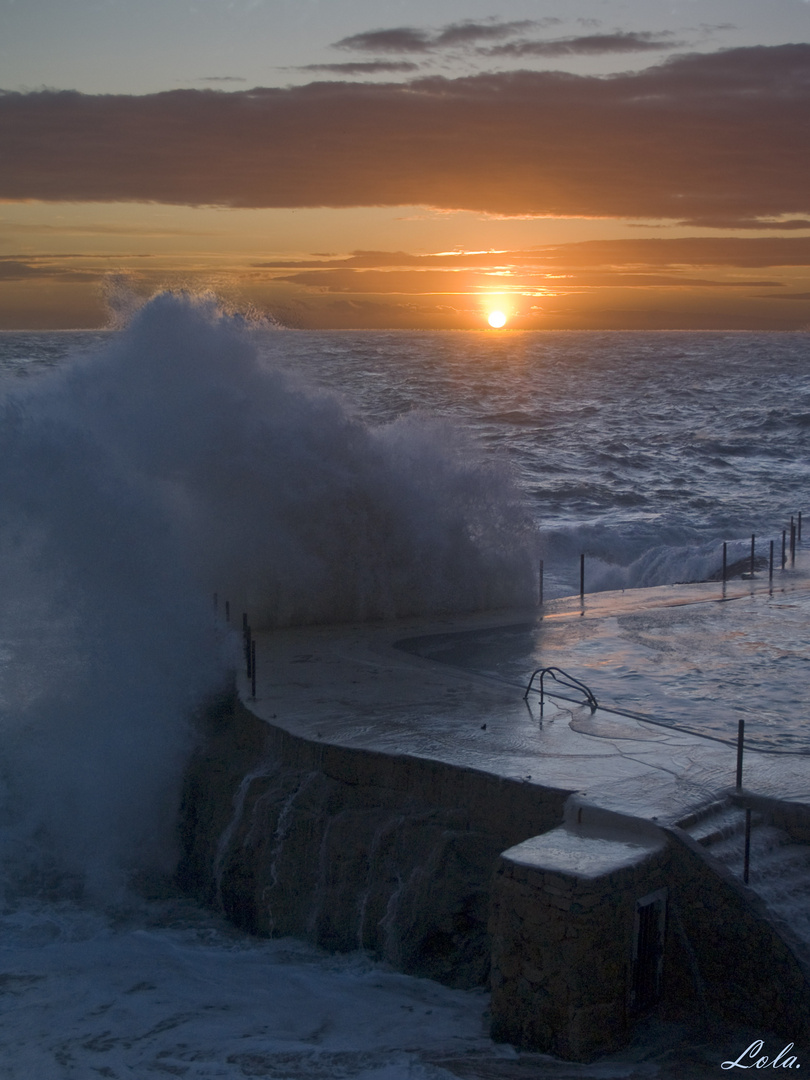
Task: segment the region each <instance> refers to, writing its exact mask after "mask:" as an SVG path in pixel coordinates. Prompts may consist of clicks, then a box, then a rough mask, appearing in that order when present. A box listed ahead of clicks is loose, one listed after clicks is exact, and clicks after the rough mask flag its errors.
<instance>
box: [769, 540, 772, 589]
mask: <svg viewBox="0 0 810 1080" xmlns="http://www.w3.org/2000/svg"><path fill="white" fill-rule="evenodd" d="M768 581H773V540H771V547H770V554H769V555H768Z"/></svg>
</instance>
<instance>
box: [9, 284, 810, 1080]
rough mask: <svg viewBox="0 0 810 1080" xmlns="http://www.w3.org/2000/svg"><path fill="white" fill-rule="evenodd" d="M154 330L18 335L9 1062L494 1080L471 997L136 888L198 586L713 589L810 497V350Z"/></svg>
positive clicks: (167, 835) (681, 340)
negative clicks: (725, 546)
mask: <svg viewBox="0 0 810 1080" xmlns="http://www.w3.org/2000/svg"><path fill="white" fill-rule="evenodd" d="M139 319H140V321H139V322H138V323H137V325H136V326H134V327H131V328H129V329H128V330H124V331H122V332H120V333H116V334H109V333H86V334H85V333H40V334H16V333H15V334H2V335H0V391H1V392H2V395H3V402H2V406H3V413H2V426H1V427H0V439H2V446H0V556H2V558H0V587H2V590H3V595H4V606H3V610H2V613H1V614H0V743H1V744H2V759H3V761H2V769H0V774H1V780H2V788H0V792H1V793H2V806H0V811H1V813H0V856H1V857H2V864H3V890H4V891H3V918H2V945H0V950H1V952H0V955H1V956H2V971H1V972H0V991H2V995H3V998H2V1000H3V1003H4V1016H3V1019H2V1020H0V1048H1V1049H2V1053H0V1075H4V1076H8V1077H10V1078H13V1080H21V1078H23V1077H29V1076H36V1077H37V1078H38V1080H39V1078H46V1080H47V1078H50V1077H55V1078H56V1077H60V1078H61V1077H69V1078H71V1080H72V1078H74V1077H76V1078H78V1077H86V1076H88V1075H95V1074H98V1075H104V1076H111V1077H118V1076H121V1077H123V1076H138V1077H140V1076H143V1075H147V1074H151V1073H153V1072H155V1073H163V1072H166V1073H169V1074H170V1075H183V1076H188V1077H209V1076H226V1077H237V1076H247V1075H255V1076H272V1077H279V1078H280V1077H288V1076H289V1077H293V1076H295V1077H298V1076H301V1077H321V1076H329V1077H332V1076H336V1077H337V1076H347V1077H349V1076H351V1077H354V1076H359V1077H365V1078H369V1080H370V1078H372V1077H373V1078H375V1080H376V1078H386V1080H388V1078H391V1080H394V1078H397V1080H398V1078H400V1077H411V1078H421V1077H430V1078H434V1077H446V1076H448V1075H452V1073H450V1072H448V1070H447V1069H446V1068H444V1066H442V1065H441V1063H440V1059H442V1057H444V1058H448V1057H450V1056H452V1055H454V1054H455V1055H458V1053H459V1051H460V1052H461V1053H462V1054H465V1053H466V1054H471V1055H480V1056H481V1059H482V1062H484V1064H482V1065H481V1068H482V1069H484V1066H485V1064H486V1061H489V1062H490V1066H491V1067H492V1068H494V1067H495V1065H496V1064H497V1063H501V1064H503V1062H504V1055H506V1056H507V1057H508V1055H509V1051H508V1050H506V1049H498V1048H496V1047H493V1046H492V1044H491V1043H489V1040H488V1039H487V1038H486V1034H485V1018H484V1012H485V1008H486V1001H485V998H484V997H483V995H480V994H471V995H470V994H463V993H460V992H456V991H449V990H446V989H444V988H441V987H436V986H434V985H433V984H426V983H424V982H421V981H419V980H411V979H408V978H407V977H404V976H400V975H396V974H393V973H391V972H387V971H385V970H383V969H382V968H380V967H379V966H378V965H375V964H373V963H372V962H370V961H368V960H367V959H365V958H363V957H353V958H348V959H345V958H344V959H337V960H335V959H330V958H327V957H323V956H322V955H320V954H318V953H317V952H315V951H314V950H309V949H308V948H307V947H306V946H300V945H297V944H295V943H287V944H284V943H256V942H252V941H250V940H249V939H245V938H243V937H240V936H239V935H236V934H231V932H230V931H228V930H227V929H226V928H223V927H222V926H221V925H220V924H219V923H218V922H217V921H216V919H215V918H213V917H211V918H209V917H208V916H206V915H205V914H204V913H200V912H198V911H196V910H194V909H192V908H191V907H189V906H184V905H183V904H182V903H181V902H179V901H173V902H166V903H164V904H163V905H160V904H153V905H151V906H150V905H149V904H145V903H144V904H143V905H142V906H140V907H139V906H138V904H139V902H136V901H133V900H132V897H131V894H130V893H129V892H128V886H127V881H128V880H129V878H130V876H131V875H132V874H133V873H135V874H138V873H142V872H144V871H146V872H149V873H152V874H153V875H155V874H157V875H158V876H159V875H160V874H163V875H164V876H165V875H167V874H170V872H171V866H172V861H173V858H174V856H175V854H176V852H175V848H174V839H173V829H172V822H173V814H174V811H175V809H176V802H177V793H178V790H179V782H180V778H181V777H182V769H183V763H184V761H185V760H186V756H187V754H188V752H189V750H190V748H191V746H192V745H193V741H194V734H193V725H192V724H191V723H190V721H189V715H190V714H191V713H192V712H193V708H194V705H195V702H197V701H199V699H200V697H201V696H203V695H204V694H206V693H208V692H210V691H211V690H214V689H216V686H217V680H218V679H219V678H221V676H222V673H223V671H225V670H226V669H227V666H228V663H229V649H231V648H232V647H233V643H232V642H230V641H229V639H228V637H227V634H225V633H224V632H223V630H222V628H221V627H219V626H217V625H216V624H215V622H214V620H213V619H212V616H211V604H210V594H211V591H212V589H218V590H220V592H221V594H222V595H224V594H225V592H229V593H230V594H231V595H232V596H233V597H234V598H235V600H236V598H238V599H239V600H243V602H244V603H245V604H253V606H254V608H255V609H256V611H257V612H260V613H263V615H264V617H265V618H267V619H269V620H271V621H272V620H273V619H278V620H279V621H285V620H286V621H291V620H292V621H294V620H295V619H306V618H308V617H313V618H317V617H318V616H319V615H323V616H325V617H335V618H338V617H340V616H341V614H343V613H345V614H347V615H349V616H351V617H356V616H358V615H363V614H364V613H366V614H370V615H372V616H375V615H379V614H380V613H383V614H384V613H386V612H389V611H392V612H394V613H396V612H397V611H400V610H403V609H404V607H406V606H407V605H408V604H410V603H413V604H417V605H418V604H426V605H428V604H430V603H432V602H434V601H435V598H436V597H438V598H440V600H441V603H444V604H451V603H452V602H453V600H454V598H457V599H458V601H459V603H460V604H461V605H462V606H465V605H475V604H476V603H480V602H483V601H484V600H486V599H487V598H488V597H495V598H498V597H502V598H507V599H511V600H514V599H515V598H516V597H518V598H519V596H520V595H525V594H528V593H529V592H531V591H532V590H533V589H534V588H535V579H534V574H535V572H536V566H537V561H538V560H539V559H540V558H542V559H543V560H544V563H545V567H546V589H547V595H553V594H556V595H564V594H566V593H570V592H573V591H575V590H576V589H577V587H578V559H579V553H580V552H581V551H585V552H586V554H587V558H588V574H589V580H588V587H589V588H615V587H624V586H630V585H641V584H645V585H647V584H663V583H666V582H670V581H678V580H686V579H696V578H700V577H704V576H707V575H708V574H710V573H712V572H713V571H714V570H716V569H717V567H718V566H719V559H720V544H721V543H722V541H723V540H726V541H728V542H729V543H730V545H731V549H732V554H731V556H730V557H732V558H733V557H734V553H735V552H736V553H737V554H738V555H742V554H743V553H744V552H745V551H746V550H747V546H748V544H749V543H750V534H751V532H756V533H757V535H758V536H759V537H761V538H768V537H777V538H778V537H779V535H780V533H781V529H782V528H783V527H784V525H785V523H786V521H787V518H788V516H789V515H790V514H791V513H794V512H795V511H797V510H800V509H802V508H803V495H804V492H805V491H806V488H807V464H806V463H807V449H808V438H810V434H808V432H810V365H808V359H810V357H809V356H808V344H810V336H808V335H806V334H770V335H754V334H739V333H734V334H691V333H672V334H667V333H655V334H647V333H637V334H600V333H593V334H579V333H550V334H542V333H540V334H522V333H521V334H517V333H505V334H496V333H493V334H489V333H449V334H430V333H414V334H408V333H363V334H360V333H346V332H341V333H319V334H310V333H302V332H291V331H279V330H274V329H270V328H261V327H256V326H252V327H247V328H246V327H244V326H241V325H240V324H239V321H238V320H236V321H234V320H227V319H223V318H222V317H221V316H220V315H219V314H218V313H216V312H215V311H213V310H210V309H208V310H200V309H199V308H198V307H195V306H194V305H193V304H191V305H189V304H188V303H187V302H186V301H183V300H175V301H166V302H164V303H163V306H162V307H153V308H152V309H151V310H149V309H147V310H146V311H145V312H144V313H141V316H140V317H139ZM324 390H325V391H329V393H324V392H323V391H324ZM332 392H337V393H338V394H339V395H340V400H339V401H338V400H336V399H335V398H334V397H333V396H331V394H332ZM426 417H428V418H429V417H432V418H434V419H433V420H431V419H425V418H426ZM268 418H269V419H268ZM436 418H438V422H437V420H436ZM479 454H481V455H482V462H478V461H477V458H478V455H479ZM498 462H500V464H498ZM510 484H514V485H515V490H512V488H510ZM527 521H528V523H529V525H530V526H531V528H528V527H527ZM529 534H531V535H529ZM278 567H281V570H278ZM482 582H483V584H481V583H482ZM473 586H474V587H473ZM521 590H522V592H521ZM468 1068H469V1065H468ZM611 1069H614V1071H613V1072H610V1071H608V1072H603V1073H600V1074H599V1075H605V1076H609V1075H616V1076H622V1075H629V1074H630V1070H629V1067H628V1068H624V1067H623V1066H615V1067H614V1066H611ZM615 1070H617V1071H615ZM482 1075H485V1069H484V1072H483V1073H482Z"/></svg>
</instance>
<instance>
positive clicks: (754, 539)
mask: <svg viewBox="0 0 810 1080" xmlns="http://www.w3.org/2000/svg"><path fill="white" fill-rule="evenodd" d="M756 544H757V538H756V536H755V535H754V533H751V577H753V576H754V552H755V550H756Z"/></svg>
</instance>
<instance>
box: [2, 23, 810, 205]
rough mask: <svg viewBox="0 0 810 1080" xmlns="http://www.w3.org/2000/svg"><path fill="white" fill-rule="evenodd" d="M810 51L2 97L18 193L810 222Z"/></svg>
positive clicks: (8, 176)
mask: <svg viewBox="0 0 810 1080" xmlns="http://www.w3.org/2000/svg"><path fill="white" fill-rule="evenodd" d="M809 118H810V45H803V44H797V45H783V46H778V47H765V46H758V47H755V48H747V49H734V50H729V51H726V52H719V53H713V54H708V55H691V56H683V57H677V58H675V59H672V60H670V61H668V62H667V63H664V64H661V65H658V66H655V67H651V68H646V69H645V70H643V71H640V72H635V73H630V74H627V73H625V74H621V75H612V76H606V77H585V76H575V75H571V74H567V73H564V72H528V71H518V72H500V73H495V74H488V75H477V76H472V77H468V78H462V79H443V78H438V77H437V78H429V79H419V80H415V81H413V82H410V83H405V84H395V83H377V84H375V83H367V82H316V83H310V84H308V85H306V86H295V87H290V88H287V89H261V88H258V89H254V90H249V91H235V92H230V93H226V92H224V91H217V90H176V91H171V92H167V93H161V94H147V95H143V96H140V97H128V96H112V95H110V96H89V95H82V94H78V93H75V92H72V91H70V92H68V91H65V92H56V91H41V92H38V93H31V94H20V93H3V94H0V146H2V148H3V152H2V155H0V198H7V199H45V200H76V201H81V200H84V201H115V200H139V201H157V202H164V203H178V204H181V203H185V204H192V205H200V204H210V205H228V206H241V207H304V206H311V207H316V206H330V207H344V206H395V205H399V206H402V205H426V206H434V207H441V208H447V209H466V210H474V211H483V212H489V213H495V214H505V215H526V214H529V215H530V214H550V215H559V216H574V215H583V216H616V217H629V218H636V219H643V218H667V219H673V220H678V221H681V220H685V219H686V220H692V221H698V220H705V221H709V220H714V219H718V218H722V219H723V220H724V221H728V220H735V219H742V220H746V219H748V220H753V219H766V220H767V219H770V218H779V217H787V216H793V217H802V216H805V215H806V216H810V185H808V184H807V175H808V173H809V172H810V138H808V130H807V129H808V120H809Z"/></svg>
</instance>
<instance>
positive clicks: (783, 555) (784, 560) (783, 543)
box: [782, 529, 787, 570]
mask: <svg viewBox="0 0 810 1080" xmlns="http://www.w3.org/2000/svg"><path fill="white" fill-rule="evenodd" d="M786 561H787V559H786V556H785V530H784V529H782V569H783V570H784V569H785V562H786Z"/></svg>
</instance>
